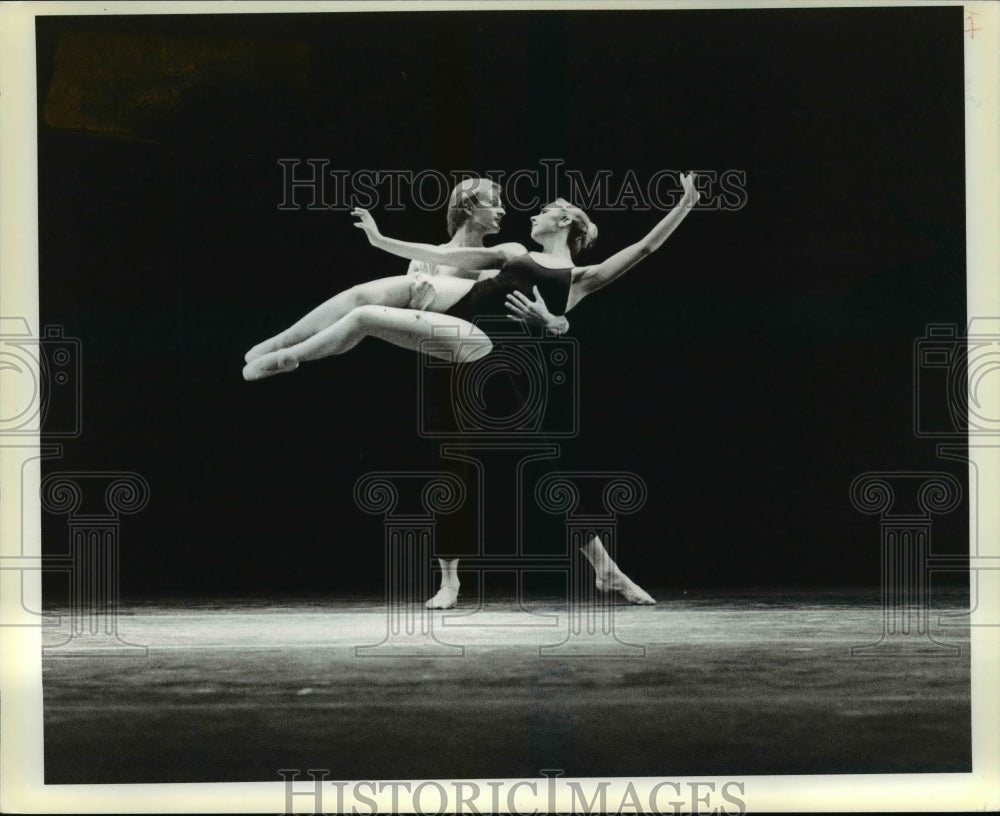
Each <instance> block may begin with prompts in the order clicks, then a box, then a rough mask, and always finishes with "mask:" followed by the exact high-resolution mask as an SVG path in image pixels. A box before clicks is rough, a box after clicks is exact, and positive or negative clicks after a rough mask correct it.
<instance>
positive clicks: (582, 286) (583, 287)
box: [572, 173, 700, 303]
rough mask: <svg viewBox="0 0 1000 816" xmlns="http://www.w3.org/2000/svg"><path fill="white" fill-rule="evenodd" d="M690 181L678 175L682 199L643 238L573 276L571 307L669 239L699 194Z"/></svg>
mask: <svg viewBox="0 0 1000 816" xmlns="http://www.w3.org/2000/svg"><path fill="white" fill-rule="evenodd" d="M694 178H695V177H694V174H693V173H688V174H683V175H681V186H683V187H684V195H683V196H682V197H681V200H680V203H678V205H677V206H676V207H674V208H673V209H672V210H671V211H670V212H669V213H667V215H666V216H665V217H664V218H663V220H662V221H660V223H659V224H657V225H656V226H655V227H653V229H651V230H650V231H649V233H648V234H647V235H646V237H645V238H643V239H642V240H641V241H637V242H636V243H634V244H632V245H631V246H627V247H625V249H623V250H621V251H620V252H616V253H615V254H614V255H612V256H611V257H610V258H608V259H607V260H606V261H604V262H603V263H599V264H594V265H593V266H585V267H582V268H580V269H579V270H577V271H575V272H574V274H573V289H574V290H575V295H576V297H575V298H572V301H573V302H574V303H575V302H578V301H579V300H580V298H583V297H586V296H587V295H589V294H591V293H593V292H596V291H597V290H598V289H603V288H604V287H605V286H607V285H608V284H609V283H611V281H613V280H615V278H617V277H619V276H620V275H622V274H624V273H625V272H627V271H628V270H629V269H631V268H632V267H633V266H635V265H636V264H637V263H639V261H641V260H642V259H643V258H645V257H646V256H647V255H649V254H650V253H652V252H655V251H656V250H657V249H659V248H660V247H661V246H662V245H663V242H664V241H666V240H667V238H669V237H670V235H671V233H672V232H673V231H674V230H675V229H677V226H678V225H679V224H680V223H681V221H683V220H684V218H685V217H686V216H687V214H688V213H689V212H691V209H692V208H693V207H694V205H695V204H697V203H698V198H699V197H700V194H699V192H698V191H697V189H695V186H694Z"/></svg>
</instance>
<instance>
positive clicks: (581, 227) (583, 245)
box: [546, 198, 597, 255]
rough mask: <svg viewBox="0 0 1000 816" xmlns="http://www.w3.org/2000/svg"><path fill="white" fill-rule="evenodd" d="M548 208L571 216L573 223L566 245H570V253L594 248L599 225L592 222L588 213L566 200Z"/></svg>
mask: <svg viewBox="0 0 1000 816" xmlns="http://www.w3.org/2000/svg"><path fill="white" fill-rule="evenodd" d="M546 206H547V207H558V208H559V209H561V210H562V211H563V212H565V213H566V215H568V216H569V218H570V221H571V223H570V225H569V238H568V240H567V241H566V243H567V244H568V245H569V251H570V252H571V253H572V254H573V255H576V254H577V253H579V252H583V250H585V249H589V248H590V247H591V246H593V244H594V241H596V240H597V224H595V223H594V222H593V221H591V220H590V216H588V215H587V213H585V212H584V211H583V210H581V209H580V208H579V207H577V206H575V205H573V204H570V203H569V202H568V201H567V200H566V199H565V198H557V199H556V200H555V201H553V202H552V203H551V204H548V205H546Z"/></svg>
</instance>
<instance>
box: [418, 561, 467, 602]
mask: <svg viewBox="0 0 1000 816" xmlns="http://www.w3.org/2000/svg"><path fill="white" fill-rule="evenodd" d="M438 563H439V564H440V565H441V589H439V590H438V591H437V594H436V595H435V596H434V597H433V598H431V599H430V600H429V601H428V602H427V603H426V606H427V608H428V609H451V608H452V607H453V606H454V605H455V601H457V600H458V588H459V586H460V584H459V582H458V559H457V558H453V559H451V560H446V559H444V558H439V559H438Z"/></svg>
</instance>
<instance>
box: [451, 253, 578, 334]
mask: <svg viewBox="0 0 1000 816" xmlns="http://www.w3.org/2000/svg"><path fill="white" fill-rule="evenodd" d="M572 272H573V270H572V267H566V268H563V269H551V268H549V267H547V266H542V265H541V264H540V263H538V261H536V260H535V259H534V258H532V257H531V255H529V254H525V255H520V256H518V257H517V258H513V259H511V260H510V261H508V262H507V263H505V264H504V265H503V268H502V269H501V270H500V271H499V272H498V273H497V274H496V275H494V276H493V277H490V278H486V279H484V280H479V281H476V282H475V283H474V284H473V285H472V286H470V287H468V291H466V292H465V294H464V295H463V296H462V297H461V298H460V299H459V300H457V301H456V302H455V303H453V304H452V305H451V306H449V307H448V308H447V309H444V310H443V311H444V313H445V314H449V315H454V316H455V317H461V318H462V319H464V320H468V321H470V322H473V321H474V320H475V318H477V317H505V316H506V315H508V314H510V312H508V311H507V308H506V302H507V295H509V294H510V293H512V292H515V291H517V292H521V293H522V294H523V295H525V296H526V297H528V298H531V299H532V300H534V292H533V288H534V287H535V286H537V287H538V291H539V292H540V293H541V295H542V299H543V300H544V301H545V304H546V306H547V307H548V309H549V311H550V312H552V314H555V315H561V314H563V313H565V311H566V305H567V303H568V301H569V290H570V283H571V281H572ZM462 283H463V284H464V283H466V282H465V281H462ZM456 291H457V290H456Z"/></svg>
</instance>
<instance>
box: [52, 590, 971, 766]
mask: <svg viewBox="0 0 1000 816" xmlns="http://www.w3.org/2000/svg"><path fill="white" fill-rule="evenodd" d="M654 594H655V593H654ZM659 597H660V598H661V602H660V603H659V604H658V605H657V606H655V607H627V606H617V607H615V608H614V610H613V616H612V618H611V620H610V621H608V620H607V619H606V618H602V617H601V616H600V614H599V611H598V610H594V609H592V608H575V613H576V614H575V615H567V607H566V606H565V604H564V603H561V602H559V601H557V600H556V599H548V600H544V599H543V600H538V601H534V602H532V603H529V604H527V606H526V608H525V609H520V608H518V606H517V605H516V604H514V603H513V602H512V601H503V600H498V601H491V602H488V603H486V604H484V605H482V606H481V607H479V608H476V606H475V604H473V603H470V602H467V603H466V604H465V605H464V606H463V607H461V608H459V609H457V610H454V612H437V613H434V614H433V615H430V616H429V617H426V618H421V617H420V613H419V612H417V611H416V610H413V612H412V614H410V615H406V614H403V615H402V617H397V618H392V619H390V618H389V617H387V612H386V608H385V606H384V604H382V603H380V602H379V601H378V600H376V599H373V598H367V599H366V598H355V599H350V600H343V599H341V600H322V601H314V602H304V601H296V602H287V603H278V602H245V601H218V602H212V603H202V604H190V603H187V604H182V603H179V602H176V603H157V604H151V603H147V604H140V605H131V606H128V607H126V608H123V609H122V610H121V614H120V615H119V617H118V630H119V635H120V638H121V639H122V640H124V641H128V642H131V643H133V644H138V645H142V646H145V647H146V653H145V656H141V650H140V652H139V654H140V656H131V657H115V656H106V655H102V654H101V653H100V652H96V653H95V652H94V651H93V650H94V649H99V648H105V647H106V646H107V644H108V641H107V640H101V639H98V640H96V641H94V640H89V639H82V640H80V639H78V640H72V641H70V642H69V643H65V644H64V645H61V646H57V648H54V649H53V650H52V651H51V652H50V653H49V656H47V657H46V658H45V659H44V660H43V671H44V692H45V762H46V766H45V772H46V783H48V784H56V783H108V782H121V783H127V782H242V781H278V780H279V776H278V773H277V771H278V770H279V769H282V768H297V769H303V770H305V769H310V768H325V769H329V770H330V778H341V779H391V778H483V777H528V776H538V773H539V771H540V770H541V769H561V770H563V771H565V772H566V774H568V775H570V776H597V775H600V776H673V775H681V774H683V775H695V774H713V775H725V774H777V773H785V774H798V773H866V772H871V773H875V772H879V773H902V772H927V771H937V772H943V771H951V772H960V771H968V770H969V769H970V766H971V749H970V699H969V656H968V644H969V638H968V628H967V625H965V624H966V618H964V617H962V616H961V615H960V614H959V615H956V614H955V613H956V611H960V605H959V606H956V605H955V604H952V605H951V606H948V605H947V604H946V605H945V606H943V607H941V608H940V609H937V610H935V613H934V614H932V615H931V616H930V622H931V634H932V635H933V636H934V637H935V638H936V639H937V640H938V641H940V642H942V643H948V644H953V645H957V646H959V647H961V649H960V655H959V656H954V655H951V656H949V655H948V654H947V653H944V652H943V651H942V650H939V649H936V648H935V647H934V645H933V644H932V642H931V640H930V639H929V638H927V637H919V636H911V637H910V638H909V639H906V638H902V637H900V636H896V637H893V638H890V639H889V640H888V641H887V642H886V643H885V646H886V647H887V648H888V649H900V648H902V649H903V651H909V652H912V654H904V655H897V656H893V657H882V658H865V657H858V656H852V652H851V647H852V646H856V645H861V644H866V643H872V642H876V641H878V640H879V638H880V635H881V632H882V628H883V618H882V612H881V609H880V607H879V605H878V597H877V595H875V596H873V595H871V594H870V593H869V594H859V593H854V594H833V593H812V594H795V595H790V594H787V593H784V594H783V593H773V592H770V593H757V594H753V593H743V594H740V595H739V596H735V595H732V594H722V593H720V594H719V595H717V596H712V595H705V596H702V597H699V598H690V597H687V596H680V597H671V596H670V594H669V593H660V594H659ZM940 612H945V613H946V614H947V613H950V614H951V615H952V617H949V618H946V619H942V618H941V616H940V614H938V613H940ZM407 621H409V623H410V624H411V625H413V626H415V627H416V631H415V632H414V634H413V635H408V634H407V633H406V624H407ZM68 622H69V619H68V618H64V619H63V625H62V626H59V627H52V628H50V629H48V630H46V633H45V642H46V643H47V644H51V645H56V644H59V643H60V642H61V641H65V639H66V637H67V634H68V632H69V627H68V625H67V624H68ZM394 622H395V623H398V624H400V625H401V627H402V628H401V630H400V633H399V634H398V635H397V636H395V637H393V638H390V639H389V640H388V641H386V638H387V632H388V630H389V629H390V628H391V625H392V624H393V623H394ZM421 623H423V624H424V625H430V626H431V629H432V633H431V634H429V635H428V634H422V633H421V632H420V625H421ZM588 623H590V624H596V625H597V626H596V632H595V633H593V634H590V635H588V634H587V629H588ZM607 623H610V624H611V625H610V627H609V628H610V631H607V632H605V631H604V630H603V629H602V628H601V626H602V624H607ZM943 623H944V624H948V625H947V626H943V625H942V624H943ZM574 627H577V628H580V629H581V633H580V634H579V635H577V634H575V630H574V633H573V634H572V636H571V630H573V629H574ZM606 628H607V627H606ZM380 642H383V643H382V645H381V646H379V647H377V648H375V649H368V650H365V649H361V651H360V653H359V650H358V648H357V647H359V646H360V647H364V646H365V645H375V644H379V643H380Z"/></svg>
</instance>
